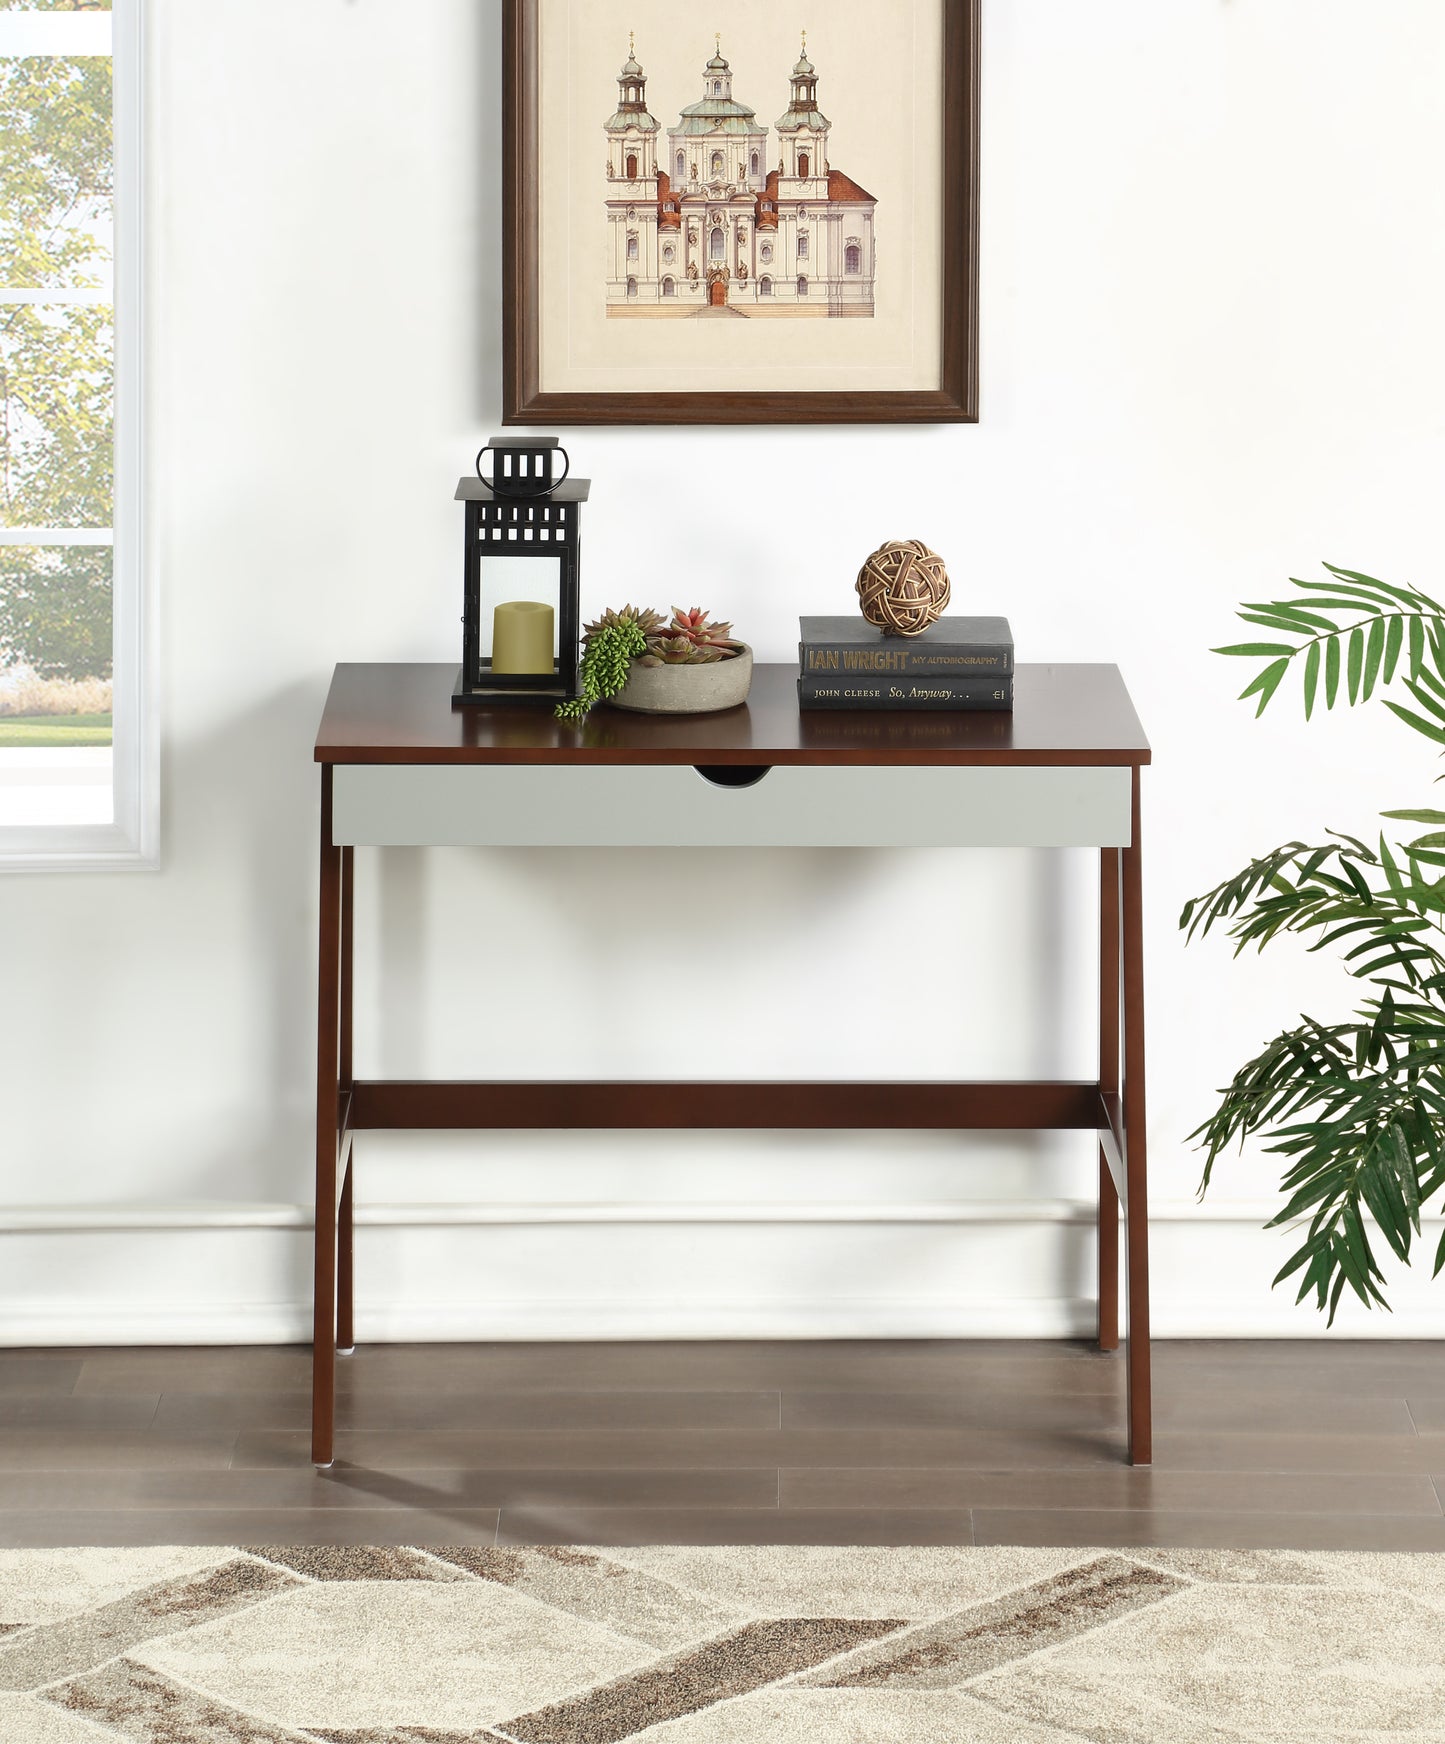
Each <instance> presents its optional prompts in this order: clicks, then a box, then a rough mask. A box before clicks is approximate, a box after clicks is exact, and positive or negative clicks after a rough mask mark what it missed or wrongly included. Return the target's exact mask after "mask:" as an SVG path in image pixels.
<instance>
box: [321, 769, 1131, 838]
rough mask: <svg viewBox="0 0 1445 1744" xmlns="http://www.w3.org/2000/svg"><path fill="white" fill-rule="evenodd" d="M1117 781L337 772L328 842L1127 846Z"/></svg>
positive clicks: (940, 773) (839, 774) (1059, 772)
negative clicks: (740, 784)
mask: <svg viewBox="0 0 1445 1744" xmlns="http://www.w3.org/2000/svg"><path fill="white" fill-rule="evenodd" d="M1131 777H1132V771H1131V770H1130V769H1128V768H1073V767H1071V768H992V767H990V768H963V769H898V768H893V769H866V768H864V769H839V768H822V769H809V768H789V767H783V768H776V769H770V770H769V771H768V773H767V774H766V775H765V776H764V778H763V779H762V780H761V781H760V782H758V783H757V785H756V786H753V787H744V788H724V787H718V786H715V785H713V784H712V783H711V782H709V781H708V780H707V779H706V778H705V777H704V776H703V775H701V774H699V773H698V771H697V770H696V769H690V768H688V767H686V766H685V765H684V766H679V767H657V766H648V767H644V768H627V767H619V766H605V767H593V768H579V767H569V766H558V765H548V766H545V767H536V766H528V767H498V766H495V765H485V766H478V765H437V764H431V765H418V764H405V765H392V764H339V765H337V766H336V769H335V773H334V777H333V781H334V786H333V819H332V837H333V840H334V841H335V842H336V843H337V844H338V845H339V846H355V847H447V846H452V847H495V848H780V847H802V848H881V847H927V848H946V847H959V848H967V847H1024V848H1075V847H1103V848H1117V847H1125V846H1127V845H1128V842H1129V818H1130V798H1131Z"/></svg>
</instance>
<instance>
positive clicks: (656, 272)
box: [606, 36, 877, 319]
mask: <svg viewBox="0 0 1445 1744" xmlns="http://www.w3.org/2000/svg"><path fill="white" fill-rule="evenodd" d="M703 80H704V85H703V95H702V101H701V102H699V103H693V104H691V105H690V106H689V107H688V108H686V109H684V110H683V112H682V114H681V116H680V117H679V119H678V121H677V124H676V125H675V126H673V127H670V128H668V130H667V135H666V139H665V140H664V138H663V132H662V127H661V125H660V123H659V122H658V121H657V120H656V119H655V118H654V117H653V116H652V115H650V114H649V113H648V109H647V75H646V74H645V73H644V72H643V70H642V68H641V66H640V65H639V64H638V61H637V54H636V48H635V45H634V46H633V48H632V49H631V50H630V52H629V54H628V57H627V61H626V63H625V64H624V66H623V68H622V72H621V75H620V76H619V78H618V81H617V86H618V103H617V113H616V114H615V115H614V116H613V117H612V119H611V120H610V121H609V122H608V123H607V128H606V132H607V313H608V314H609V315H616V316H679V315H682V316H685V315H694V316H696V315H706V316H711V317H713V318H722V319H728V318H733V319H736V318H738V317H747V318H757V317H759V316H775V315H787V316H798V315H803V316H807V315H812V316H868V317H871V316H872V314H873V286H874V279H875V272H876V260H875V250H874V239H873V218H874V213H875V211H876V209H877V201H876V200H875V199H874V198H873V196H872V195H871V194H869V193H867V192H866V191H865V190H864V189H863V188H860V187H859V186H858V184H857V182H855V181H853V180H851V179H850V178H849V177H848V176H846V175H844V174H843V172H842V171H841V170H836V169H834V168H833V167H832V165H831V164H830V163H829V161H828V134H829V132H830V130H831V126H832V124H831V122H829V120H828V118H827V116H825V115H824V114H823V113H822V112H821V111H820V109H819V108H818V72H817V68H816V67H814V65H813V63H812V62H811V61H810V60H809V59H808V39H807V37H806V36H805V37H804V38H803V51H802V54H801V55H800V56H799V59H798V63H797V65H796V66H795V67H794V68H793V72H792V101H791V102H790V103H789V105H788V109H787V112H786V113H785V114H784V115H783V116H782V117H781V118H780V119H779V120H778V121H777V123H776V124H775V129H774V130H775V131H776V133H777V135H778V145H777V148H776V150H777V161H776V167H773V151H772V150H770V148H769V143H768V128H767V127H766V126H764V125H763V124H762V123H761V122H759V120H758V117H757V111H756V110H753V109H749V108H748V107H747V105H746V104H744V103H739V102H737V101H736V100H735V99H734V97H733V74H732V68H731V67H730V66H729V64H728V62H727V61H726V60H725V59H724V58H723V53H722V39H721V37H719V38H718V44H717V51H716V52H715V53H714V55H713V57H712V59H711V60H710V61H709V62H708V63H707V65H706V67H704V69H703Z"/></svg>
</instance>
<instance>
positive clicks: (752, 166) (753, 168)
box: [748, 152, 758, 175]
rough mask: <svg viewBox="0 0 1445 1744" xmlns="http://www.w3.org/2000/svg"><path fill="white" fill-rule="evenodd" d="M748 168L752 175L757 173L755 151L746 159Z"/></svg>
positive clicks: (756, 155)
mask: <svg viewBox="0 0 1445 1744" xmlns="http://www.w3.org/2000/svg"><path fill="white" fill-rule="evenodd" d="M748 170H749V173H750V174H752V175H757V173H758V154H757V153H756V152H754V153H753V155H752V156H751V157H750V158H749V159H748Z"/></svg>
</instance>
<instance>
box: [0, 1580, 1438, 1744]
mask: <svg viewBox="0 0 1445 1744" xmlns="http://www.w3.org/2000/svg"><path fill="white" fill-rule="evenodd" d="M107 1738H109V1739H112V1740H120V1739H125V1740H130V1741H133V1744H623V1741H624V1740H626V1741H628V1744H972V1741H977V1744H1079V1741H1080V1740H1087V1741H1089V1744H1305V1741H1308V1744H1405V1741H1407V1740H1408V1741H1410V1744H1442V1741H1445V1558H1441V1557H1439V1556H1435V1555H1430V1554H1421V1555H1416V1556H1412V1555H1396V1554H1392V1555H1354V1554H1351V1555H1345V1554H1332V1553H1324V1552H1287V1551H1210V1550H1196V1551H1191V1550H1147V1549H1146V1550H1129V1551H1124V1552H1120V1551H1114V1550H1072V1549H1071V1550H1036V1549H1012V1548H993V1547H989V1548H960V1549H914V1548H900V1549H857V1548H839V1549H826V1548H822V1549H820V1548H788V1547H768V1548H757V1549H734V1548H728V1549H711V1548H698V1549H693V1548H684V1547H654V1548H650V1549H625V1550H624V1549H616V1550H613V1549H607V1550H595V1549H580V1548H557V1547H549V1548H539V1549H464V1548H456V1549H447V1548H430V1549H421V1548H416V1549H354V1548H335V1549H333V1548H329V1547H315V1548H291V1549H286V1548H276V1547H271V1548H266V1547H236V1548H233V1549H215V1548H207V1549H150V1550H103V1549H89V1550H34V1551H14V1550H0V1739H3V1740H4V1744H104V1741H105V1740H106V1739H107Z"/></svg>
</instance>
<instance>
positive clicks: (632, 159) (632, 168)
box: [627, 151, 637, 182]
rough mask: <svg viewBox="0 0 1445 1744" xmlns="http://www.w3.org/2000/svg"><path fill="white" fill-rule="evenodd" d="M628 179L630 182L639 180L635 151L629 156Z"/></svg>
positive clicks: (629, 153)
mask: <svg viewBox="0 0 1445 1744" xmlns="http://www.w3.org/2000/svg"><path fill="white" fill-rule="evenodd" d="M627 179H628V181H629V182H635V181H636V180H637V153H636V152H635V151H630V152H628V154H627Z"/></svg>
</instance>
